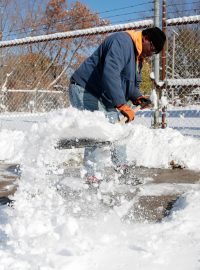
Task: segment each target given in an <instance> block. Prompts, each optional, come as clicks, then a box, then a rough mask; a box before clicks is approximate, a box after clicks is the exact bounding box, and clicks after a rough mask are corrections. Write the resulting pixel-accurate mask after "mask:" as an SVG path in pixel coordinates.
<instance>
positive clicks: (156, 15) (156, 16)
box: [153, 0, 160, 128]
mask: <svg viewBox="0 0 200 270" xmlns="http://www.w3.org/2000/svg"><path fill="white" fill-rule="evenodd" d="M159 1H160V0H154V26H156V27H159V26H160V21H159V20H160V16H159V12H160V11H159V8H160V5H159V4H160V3H159ZM154 80H155V85H158V82H159V54H155V55H154ZM156 94H157V106H156V107H157V108H156V109H155V111H154V115H153V127H154V128H158V127H159V93H158V91H157V89H156Z"/></svg>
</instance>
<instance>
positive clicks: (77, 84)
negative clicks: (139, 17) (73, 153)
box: [69, 27, 166, 181]
mask: <svg viewBox="0 0 200 270" xmlns="http://www.w3.org/2000/svg"><path fill="white" fill-rule="evenodd" d="M165 40H166V36H165V34H164V32H162V31H161V30H160V29H159V28H157V27H153V28H148V29H145V30H143V31H133V30H131V31H126V32H117V33H114V34H112V35H110V36H108V37H107V38H106V39H105V40H104V41H103V43H102V44H101V45H100V46H99V47H98V48H97V50H96V51H95V52H94V53H93V54H92V55H91V56H90V57H88V58H87V59H86V60H85V61H84V62H83V63H82V64H81V66H80V67H79V68H78V69H77V70H76V71H75V72H74V74H73V75H72V77H71V84H70V87H69V98H70V102H71V105H72V106H73V107H76V108H78V109H81V110H89V111H96V110H100V111H103V112H104V113H105V115H106V117H107V118H108V119H109V121H110V122H111V123H117V122H118V121H119V119H120V117H121V116H125V117H126V118H127V122H130V121H133V120H134V118H135V113H134V110H133V109H132V108H131V107H130V106H128V105H127V102H128V101H129V100H130V101H131V102H132V103H133V104H134V105H140V104H141V103H149V102H150V101H149V100H148V98H147V97H145V96H143V95H142V93H141V92H140V90H139V83H140V82H141V77H140V74H141V68H142V62H143V59H144V58H146V57H151V56H152V55H153V54H157V53H159V52H160V51H161V50H162V48H163V46H164V43H165ZM95 150H96V149H86V150H85V166H86V170H87V178H88V180H89V181H90V180H91V181H93V180H94V181H96V180H97V177H96V176H95V170H94V163H92V162H91V161H95ZM112 161H113V164H114V165H115V167H116V168H117V167H118V168H121V167H123V166H125V165H126V164H127V160H126V152H125V148H124V146H118V147H115V149H113V151H112ZM96 162H97V163H98V160H96ZM89 164H90V165H89ZM91 164H93V165H92V166H91Z"/></svg>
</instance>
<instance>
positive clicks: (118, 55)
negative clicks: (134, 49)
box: [101, 38, 130, 106]
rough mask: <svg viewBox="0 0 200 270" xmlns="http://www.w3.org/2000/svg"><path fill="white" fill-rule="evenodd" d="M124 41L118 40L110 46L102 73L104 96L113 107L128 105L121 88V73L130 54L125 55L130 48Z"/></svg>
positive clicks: (113, 41)
mask: <svg viewBox="0 0 200 270" xmlns="http://www.w3.org/2000/svg"><path fill="white" fill-rule="evenodd" d="M122 41H123V40H122ZM122 41H121V40H118V39H117V38H116V39H115V40H112V42H111V44H109V47H108V49H107V53H106V56H105V60H104V68H103V72H102V81H101V85H102V94H103V97H104V98H105V99H106V100H108V101H109V103H111V104H112V105H113V106H117V105H119V104H125V103H126V99H125V95H124V92H123V90H122V86H121V71H122V70H123V68H124V67H125V65H126V63H127V61H128V53H125V52H126V51H125V50H127V49H130V48H128V47H127V45H126V42H122ZM107 46H108V45H107Z"/></svg>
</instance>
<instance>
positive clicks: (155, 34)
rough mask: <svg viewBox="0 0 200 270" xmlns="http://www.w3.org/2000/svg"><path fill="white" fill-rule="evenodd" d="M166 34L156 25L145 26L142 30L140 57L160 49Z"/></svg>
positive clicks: (157, 51)
mask: <svg viewBox="0 0 200 270" xmlns="http://www.w3.org/2000/svg"><path fill="white" fill-rule="evenodd" d="M165 41H166V35H165V33H164V32H163V31H161V30H160V29H159V28H158V27H153V28H147V29H145V30H143V31H142V54H141V57H149V56H152V55H153V54H154V53H156V54H157V53H159V52H160V51H162V49H163V46H164V44H165Z"/></svg>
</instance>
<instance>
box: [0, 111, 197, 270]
mask: <svg viewBox="0 0 200 270" xmlns="http://www.w3.org/2000/svg"><path fill="white" fill-rule="evenodd" d="M46 120H47V121H45V122H38V123H33V124H32V126H31V128H29V129H27V130H25V129H24V130H7V129H1V131H0V148H1V152H0V159H1V160H2V161H5V162H10V163H19V164H20V165H21V167H22V175H21V177H20V180H18V185H19V186H18V189H17V191H16V193H15V195H14V197H13V199H14V200H15V204H14V206H13V207H8V206H1V207H0V258H1V259H0V262H1V263H0V270H7V269H12V270H17V269H20V270H29V269H30V270H36V269H37V270H38V269H40V270H53V269H56V270H57V269H59V270H66V269H67V270H76V269H77V270H85V269H86V270H90V269H91V270H94V269H96V270H100V269H101V270H102V269H104V270H120V269H124V270H129V269H130V270H132V269H136V270H137V269H138V270H139V269H140V270H141V269H142V270H147V269H148V270H157V269H159V270H160V269H162V270H165V269H166V270H167V269H172V270H173V269H174V270H175V269H181V270H188V269H191V270H198V269H200V231H199V228H200V214H199V213H200V203H199V196H200V187H199V184H196V185H189V184H188V185H187V186H180V189H182V190H184V194H183V195H182V196H181V197H180V199H178V201H177V202H176V204H175V206H174V208H173V210H172V212H171V214H170V216H168V217H166V218H164V219H163V221H162V222H160V223H153V222H152V223H149V222H147V221H146V222H145V221H144V222H139V221H138V220H137V219H134V217H133V218H132V220H131V221H130V220H127V221H125V220H123V217H124V216H126V215H127V214H128V211H129V209H130V207H131V206H132V205H133V204H134V203H135V202H136V200H137V196H135V197H134V198H133V199H132V200H129V201H127V199H126V198H124V197H123V196H121V198H120V205H119V206H115V207H113V208H108V207H106V206H105V205H102V203H101V200H102V197H103V194H104V192H108V191H110V192H112V191H113V192H114V191H115V190H117V189H118V190H119V189H120V187H119V186H117V184H115V183H114V181H113V182H110V183H102V185H101V186H100V188H99V191H98V192H97V194H96V193H94V192H90V190H88V189H87V187H86V186H85V185H84V183H83V180H82V179H79V178H70V177H64V176H63V178H62V177H60V176H61V175H60V171H59V169H60V170H62V168H59V165H60V164H62V163H63V162H67V161H68V160H70V159H71V158H72V157H76V155H77V152H76V150H70V151H67V150H58V149H55V148H54V146H55V143H56V141H57V140H58V138H64V137H68V138H72V137H74V135H75V136H76V137H77V138H81V137H84V136H87V137H89V138H96V139H101V140H111V141H116V140H119V141H120V142H123V143H125V144H126V145H127V153H128V158H129V161H130V163H136V165H138V166H146V167H149V168H168V167H169V163H170V161H171V160H176V161H177V162H179V163H181V164H184V166H186V168H188V169H192V170H197V171H199V168H200V140H197V139H195V138H192V137H185V136H183V135H182V134H181V133H180V132H179V131H176V130H173V129H171V128H167V129H164V130H163V129H150V128H148V127H145V126H143V125H139V124H137V123H133V124H127V125H124V126H122V125H120V124H119V125H112V124H110V123H108V122H107V120H106V119H105V118H104V116H103V114H102V113H100V112H93V113H90V112H80V111H77V110H76V109H73V108H68V109H66V110H61V111H58V112H53V113H49V114H48V116H46ZM105 151H106V150H105ZM106 157H107V155H106ZM107 163H108V162H107V159H106V165H108V164H107ZM62 184H65V186H66V187H67V188H70V190H71V192H68V193H66V194H67V195H66V197H64V196H62V194H61V192H58V191H59V190H60V191H62ZM73 187H74V189H73ZM121 188H124V187H123V186H122V187H121ZM126 188H127V187H126ZM165 188H166V189H171V190H173V187H172V186H168V187H167V185H164V186H159V187H158V189H159V190H160V192H162V190H165ZM136 189H137V188H136ZM136 189H133V190H129V191H130V192H132V193H133V194H135V193H137V192H141V194H150V193H151V192H152V189H151V185H149V188H146V190H145V188H144V189H142V188H141V190H140V191H138V189H137V190H136ZM67 191H68V189H66V192H67ZM157 192H158V191H157ZM105 200H106V197H105Z"/></svg>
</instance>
